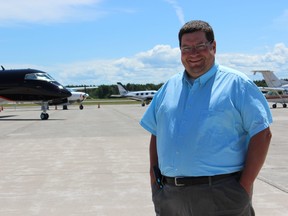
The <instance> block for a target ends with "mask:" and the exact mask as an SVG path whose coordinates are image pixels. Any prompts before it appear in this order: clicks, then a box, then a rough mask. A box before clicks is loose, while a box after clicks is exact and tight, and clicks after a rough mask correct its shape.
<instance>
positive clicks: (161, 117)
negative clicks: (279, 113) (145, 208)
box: [140, 21, 272, 216]
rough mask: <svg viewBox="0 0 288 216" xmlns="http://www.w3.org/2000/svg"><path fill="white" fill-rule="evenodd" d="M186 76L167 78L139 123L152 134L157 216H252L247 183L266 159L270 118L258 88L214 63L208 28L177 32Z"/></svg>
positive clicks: (198, 25) (191, 25)
mask: <svg viewBox="0 0 288 216" xmlns="http://www.w3.org/2000/svg"><path fill="white" fill-rule="evenodd" d="M178 36H179V44H180V50H181V61H182V64H183V66H184V68H185V71H184V72H182V73H178V74H176V75H174V76H173V77H171V78H170V79H169V80H168V81H167V82H166V83H165V84H164V85H163V86H162V87H161V89H160V90H159V91H158V92H157V94H156V95H155V96H154V98H153V100H152V102H151V104H150V106H149V107H148V109H147V111H146V112H145V114H144V116H143V118H142V119H141V121H140V124H141V125H142V127H144V128H145V129H146V130H148V131H149V132H150V133H151V140H150V176H151V186H152V197H153V202H154V206H155V212H156V215H161V216H176V215H179V216H186V215H187V216H209V215H229V216H232V215H233V216H240V215H241V216H250V215H255V214H254V210H253V208H252V204H251V198H252V189H253V182H254V181H255V179H256V177H257V175H258V173H259V171H260V169H261V167H262V166H263V163H264V161H265V158H266V154H267V151H268V147H269V143H270V140H271V136H272V135H271V132H270V129H269V125H270V124H271V123H272V116H271V113H270V109H269V106H268V104H267V101H266V99H265V98H264V96H263V95H262V93H261V92H260V91H259V90H258V88H257V86H256V85H255V84H254V83H253V82H252V81H251V80H249V79H248V77H247V76H245V75H244V74H243V73H240V72H238V71H236V70H233V69H230V68H227V67H224V66H221V65H219V64H218V63H217V62H215V53H216V41H215V39H214V33H213V29H212V28H211V26H210V25H209V24H208V23H206V22H204V21H190V22H188V23H186V24H185V25H184V26H183V27H182V28H181V29H180V31H179V35H178Z"/></svg>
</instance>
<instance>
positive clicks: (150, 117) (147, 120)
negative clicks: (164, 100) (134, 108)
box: [140, 93, 157, 136]
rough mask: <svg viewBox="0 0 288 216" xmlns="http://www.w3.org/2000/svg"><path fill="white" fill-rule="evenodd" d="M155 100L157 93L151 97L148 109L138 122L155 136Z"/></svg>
mask: <svg viewBox="0 0 288 216" xmlns="http://www.w3.org/2000/svg"><path fill="white" fill-rule="evenodd" d="M156 100H157V93H156V94H155V96H154V97H153V99H152V101H151V103H150V105H149V107H148V108H147V110H146V112H145V113H144V115H143V117H142V119H141V120H140V125H141V126H142V127H143V128H144V129H145V130H147V131H148V132H150V133H151V134H153V135H155V136H156V135H157V130H156V128H157V121H156Z"/></svg>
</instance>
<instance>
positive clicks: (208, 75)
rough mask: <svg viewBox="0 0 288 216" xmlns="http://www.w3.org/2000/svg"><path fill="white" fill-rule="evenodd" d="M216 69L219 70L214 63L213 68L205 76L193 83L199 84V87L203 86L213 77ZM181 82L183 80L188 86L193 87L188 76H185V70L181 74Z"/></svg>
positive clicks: (217, 65)
mask: <svg viewBox="0 0 288 216" xmlns="http://www.w3.org/2000/svg"><path fill="white" fill-rule="evenodd" d="M218 68H219V64H218V63H214V64H213V66H212V67H211V68H210V69H209V70H208V71H207V72H206V73H205V74H203V75H202V76H200V77H198V78H197V79H195V80H194V83H196V82H199V84H200V85H205V84H206V83H207V82H208V80H209V79H210V78H211V77H213V76H214V75H215V73H216V72H217V70H218ZM183 80H185V81H186V82H187V83H188V84H189V86H192V85H193V82H192V81H191V80H190V78H189V76H188V75H187V72H186V70H185V71H184V73H183Z"/></svg>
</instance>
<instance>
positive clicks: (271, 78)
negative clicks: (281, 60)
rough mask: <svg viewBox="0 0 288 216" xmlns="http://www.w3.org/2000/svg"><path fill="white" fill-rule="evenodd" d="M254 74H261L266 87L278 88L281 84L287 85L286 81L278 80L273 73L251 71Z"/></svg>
mask: <svg viewBox="0 0 288 216" xmlns="http://www.w3.org/2000/svg"><path fill="white" fill-rule="evenodd" d="M252 72H254V74H256V73H262V75H263V77H264V80H265V82H266V84H267V86H268V87H280V86H282V85H283V84H287V83H288V82H287V81H284V80H280V79H279V78H278V77H277V76H276V75H275V74H274V73H273V71H269V70H255V71H252Z"/></svg>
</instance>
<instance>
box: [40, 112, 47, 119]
mask: <svg viewBox="0 0 288 216" xmlns="http://www.w3.org/2000/svg"><path fill="white" fill-rule="evenodd" d="M40 118H41V119H42V120H47V119H48V118H49V114H48V113H41V115H40Z"/></svg>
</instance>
